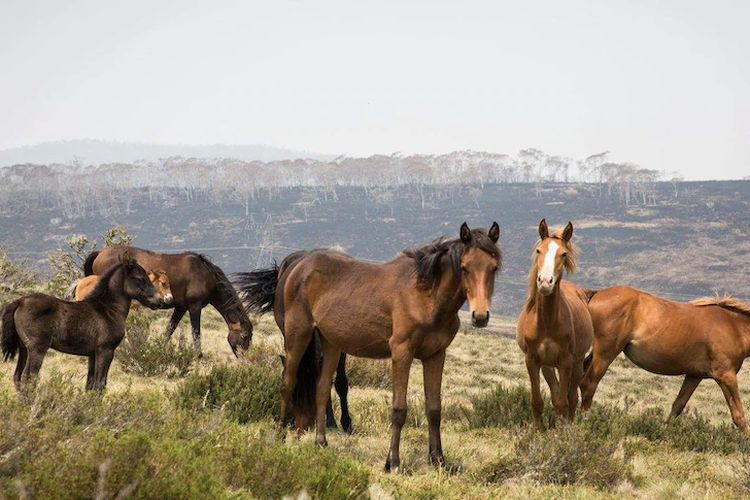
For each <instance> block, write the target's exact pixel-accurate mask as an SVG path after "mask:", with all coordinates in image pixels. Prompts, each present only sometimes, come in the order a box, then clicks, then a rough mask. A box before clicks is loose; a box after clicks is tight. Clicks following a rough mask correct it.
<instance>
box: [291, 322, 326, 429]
mask: <svg viewBox="0 0 750 500" xmlns="http://www.w3.org/2000/svg"><path fill="white" fill-rule="evenodd" d="M322 357H323V353H322V349H321V346H320V334H319V333H318V330H317V329H316V330H315V332H314V333H313V338H312V339H311V340H310V343H309V344H308V345H307V349H305V353H304V354H303V355H302V360H301V361H300V363H299V368H298V369H297V384H296V385H295V386H294V392H293V393H292V406H293V408H294V414H295V415H304V416H306V417H307V418H308V419H309V420H308V422H314V421H315V415H316V411H315V410H316V403H315V392H316V390H317V386H318V379H319V378H320V361H321V359H322ZM297 425H298V426H299V422H298V423H297Z"/></svg>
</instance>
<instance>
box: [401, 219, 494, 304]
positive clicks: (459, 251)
mask: <svg viewBox="0 0 750 500" xmlns="http://www.w3.org/2000/svg"><path fill="white" fill-rule="evenodd" d="M468 248H478V249H480V250H482V251H484V252H486V253H488V254H489V255H491V256H493V257H497V259H498V267H502V263H503V254H502V252H501V251H500V247H498V246H497V245H496V244H495V243H493V241H492V240H491V239H490V238H489V236H487V232H486V231H485V230H483V229H472V230H471V242H470V243H469V244H468V245H466V244H464V243H463V242H462V241H461V240H460V239H458V238H456V239H448V238H446V237H444V236H443V237H441V238H438V239H436V240H434V241H433V242H432V243H429V244H427V245H425V246H423V247H418V248H410V249H408V250H404V255H406V256H407V257H409V258H411V259H413V260H414V268H415V270H414V272H415V273H416V275H417V282H418V283H419V285H420V286H421V287H423V288H425V289H428V290H429V289H432V288H434V287H435V285H437V284H438V282H440V277H441V272H442V270H441V266H442V262H443V260H444V259H448V260H449V261H450V264H451V267H452V268H453V272H454V273H456V275H457V276H460V275H461V257H462V256H463V254H464V252H465V251H466V250H467V249H468Z"/></svg>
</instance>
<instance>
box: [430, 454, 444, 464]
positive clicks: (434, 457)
mask: <svg viewBox="0 0 750 500" xmlns="http://www.w3.org/2000/svg"><path fill="white" fill-rule="evenodd" d="M430 464H431V465H435V466H437V467H445V457H444V456H443V454H442V453H430Z"/></svg>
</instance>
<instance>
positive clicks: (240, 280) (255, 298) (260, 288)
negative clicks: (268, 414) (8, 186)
mask: <svg viewBox="0 0 750 500" xmlns="http://www.w3.org/2000/svg"><path fill="white" fill-rule="evenodd" d="M235 276H236V279H235V281H234V283H235V285H236V286H237V288H238V289H239V291H240V297H241V298H242V302H243V303H244V304H245V310H246V311H248V312H251V313H255V314H263V313H268V312H272V311H273V301H274V297H275V296H276V285H278V284H279V266H278V265H277V264H276V262H274V263H273V265H272V266H271V267H268V268H265V269H256V270H254V271H250V272H249V273H237V274H236V275H235ZM303 361H304V359H303Z"/></svg>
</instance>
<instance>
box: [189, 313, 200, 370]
mask: <svg viewBox="0 0 750 500" xmlns="http://www.w3.org/2000/svg"><path fill="white" fill-rule="evenodd" d="M202 310H203V308H202V307H201V305H200V304H193V305H191V306H190V307H189V308H188V311H189V312H190V326H192V327H193V346H194V347H195V351H196V352H197V353H198V357H199V358H202V357H203V351H202V350H201V311H202Z"/></svg>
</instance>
